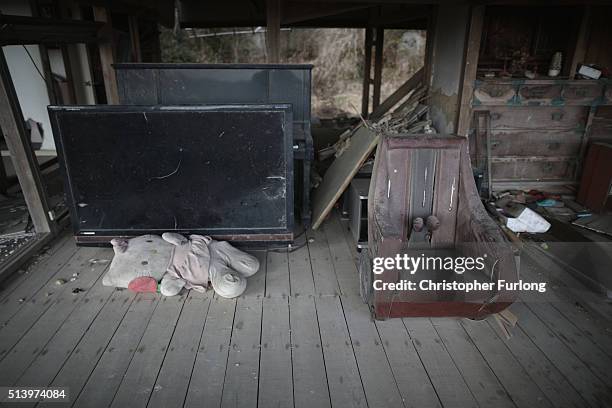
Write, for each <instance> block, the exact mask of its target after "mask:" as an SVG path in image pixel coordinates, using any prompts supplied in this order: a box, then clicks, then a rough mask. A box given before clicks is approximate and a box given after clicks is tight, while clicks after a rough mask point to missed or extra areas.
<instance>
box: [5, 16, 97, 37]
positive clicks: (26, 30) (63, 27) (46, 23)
mask: <svg viewBox="0 0 612 408" xmlns="http://www.w3.org/2000/svg"><path fill="white" fill-rule="evenodd" d="M100 28H101V25H100V24H97V23H95V22H92V21H82V20H62V19H53V18H42V17H27V16H13V15H3V14H0V45H25V44H45V45H58V44H75V43H91V42H96V41H98V32H99V30H100Z"/></svg>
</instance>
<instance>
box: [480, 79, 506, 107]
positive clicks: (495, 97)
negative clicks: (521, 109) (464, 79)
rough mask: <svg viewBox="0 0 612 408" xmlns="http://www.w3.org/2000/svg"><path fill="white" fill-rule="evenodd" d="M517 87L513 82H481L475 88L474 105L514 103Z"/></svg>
mask: <svg viewBox="0 0 612 408" xmlns="http://www.w3.org/2000/svg"><path fill="white" fill-rule="evenodd" d="M515 96H516V89H515V87H514V86H513V85H512V84H496V83H480V84H477V85H476V89H474V100H473V104H474V105H508V104H513V103H514V99H515Z"/></svg>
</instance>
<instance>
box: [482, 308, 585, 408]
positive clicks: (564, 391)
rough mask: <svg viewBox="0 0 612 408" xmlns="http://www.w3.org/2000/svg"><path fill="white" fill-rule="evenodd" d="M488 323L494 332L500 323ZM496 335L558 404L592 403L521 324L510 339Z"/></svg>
mask: <svg viewBox="0 0 612 408" xmlns="http://www.w3.org/2000/svg"><path fill="white" fill-rule="evenodd" d="M512 310H514V307H512ZM487 323H488V324H489V327H490V328H491V331H493V332H495V330H494V327H495V326H496V325H497V323H495V322H493V321H492V320H490V319H487ZM496 335H497V336H498V338H499V339H500V341H503V342H504V344H505V346H506V347H507V348H508V350H510V352H511V353H512V355H513V356H514V358H515V359H516V360H517V361H518V362H519V363H520V364H521V366H523V367H524V368H525V370H526V371H527V372H528V373H529V376H530V378H531V379H532V380H533V382H534V383H535V384H536V385H537V386H538V387H539V388H540V390H542V392H543V393H544V394H545V395H546V397H547V398H548V399H549V400H550V401H551V403H552V404H553V405H554V406H555V407H568V408H569V407H584V406H589V405H588V403H587V402H586V401H585V400H584V399H583V398H582V397H581V396H580V394H579V393H578V392H577V391H576V390H575V389H574V387H573V386H572V385H571V384H570V383H569V381H568V380H567V379H566V378H565V376H563V374H561V372H560V371H559V370H558V369H557V368H556V367H555V366H554V365H553V364H552V363H551V362H550V360H549V359H548V358H547V357H546V356H545V355H544V353H542V351H541V350H540V349H539V348H538V347H537V346H536V345H535V344H534V343H533V342H532V341H531V339H530V338H529V337H528V336H527V335H526V334H525V332H523V330H522V329H521V328H520V327H515V328H514V329H512V337H511V338H510V339H505V338H503V337H502V336H501V335H500V334H497V333H496Z"/></svg>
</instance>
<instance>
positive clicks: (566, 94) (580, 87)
mask: <svg viewBox="0 0 612 408" xmlns="http://www.w3.org/2000/svg"><path fill="white" fill-rule="evenodd" d="M603 91H604V89H603V84H592V83H585V84H576V85H573V84H572V85H565V86H564V87H563V95H562V98H563V101H564V102H565V104H567V105H592V104H596V103H601V97H602V95H603Z"/></svg>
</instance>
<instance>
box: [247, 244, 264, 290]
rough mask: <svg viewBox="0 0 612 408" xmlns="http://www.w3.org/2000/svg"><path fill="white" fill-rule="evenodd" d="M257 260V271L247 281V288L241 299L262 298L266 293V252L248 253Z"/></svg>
mask: <svg viewBox="0 0 612 408" xmlns="http://www.w3.org/2000/svg"><path fill="white" fill-rule="evenodd" d="M249 253H250V254H251V255H253V256H255V257H256V258H257V259H258V260H259V270H258V271H257V273H255V275H253V276H251V277H249V278H248V279H247V288H246V290H245V291H244V293H243V294H242V297H253V298H262V297H264V295H265V292H266V269H267V251H263V250H258V251H249Z"/></svg>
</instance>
